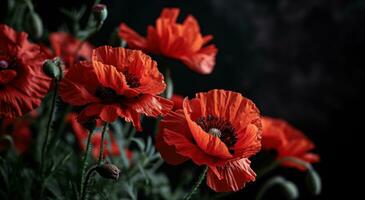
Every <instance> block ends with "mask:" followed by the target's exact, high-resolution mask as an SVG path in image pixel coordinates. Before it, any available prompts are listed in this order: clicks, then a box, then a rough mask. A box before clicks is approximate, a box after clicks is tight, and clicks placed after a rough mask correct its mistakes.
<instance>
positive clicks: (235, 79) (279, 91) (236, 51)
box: [1, 0, 365, 199]
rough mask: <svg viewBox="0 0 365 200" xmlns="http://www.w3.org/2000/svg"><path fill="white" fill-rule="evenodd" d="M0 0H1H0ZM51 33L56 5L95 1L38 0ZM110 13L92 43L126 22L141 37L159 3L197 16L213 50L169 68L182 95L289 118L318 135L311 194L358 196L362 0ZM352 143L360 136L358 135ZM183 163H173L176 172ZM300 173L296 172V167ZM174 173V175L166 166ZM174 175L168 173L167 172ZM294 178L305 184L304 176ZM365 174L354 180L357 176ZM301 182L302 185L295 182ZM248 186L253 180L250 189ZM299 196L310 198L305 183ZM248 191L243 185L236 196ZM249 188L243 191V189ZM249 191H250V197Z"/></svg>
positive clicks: (147, 5)
mask: <svg viewBox="0 0 365 200" xmlns="http://www.w3.org/2000/svg"><path fill="white" fill-rule="evenodd" d="M1 1H2V0H1ZM34 2H35V5H36V10H37V11H38V12H39V13H40V14H41V16H42V17H43V19H44V23H45V25H46V26H47V28H48V29H49V30H51V31H57V29H58V28H59V27H60V26H61V25H62V23H61V22H62V21H63V20H64V16H63V15H62V14H61V13H60V12H59V8H61V7H65V8H75V9H77V8H79V6H80V5H81V4H83V3H84V2H85V3H88V4H89V5H91V4H92V1H75V0H52V1H49V0H34ZM102 3H105V4H106V5H107V6H108V9H109V17H108V19H107V21H106V23H105V25H104V27H103V28H102V30H101V31H100V32H99V33H97V34H96V35H95V36H94V37H93V38H91V41H92V42H93V43H94V44H95V45H101V44H106V43H107V42H108V41H109V36H110V34H111V33H112V32H113V31H114V30H115V28H116V27H117V26H118V25H119V24H120V23H121V22H125V23H127V24H128V25H129V26H130V27H132V28H133V29H135V30H136V31H137V32H139V33H141V34H142V35H145V33H146V27H147V25H150V24H154V22H155V19H156V18H157V17H158V16H159V14H160V12H161V10H162V8H163V7H178V8H181V12H182V14H181V15H182V16H181V18H180V19H183V18H185V17H186V15H187V14H192V15H194V16H195V17H196V18H197V19H198V21H199V24H200V26H201V30H202V32H203V33H204V34H212V35H213V36H214V40H213V43H214V44H216V46H217V47H218V49H219V52H218V56H217V64H216V66H215V69H214V72H213V73H212V74H211V75H208V76H206V75H198V74H196V73H194V72H192V71H190V70H188V69H187V68H186V67H183V66H182V65H181V66H176V67H171V70H172V76H173V79H174V81H175V86H176V87H175V91H176V93H178V94H182V95H187V96H192V95H193V94H195V93H196V92H200V91H207V90H210V89H213V88H224V89H229V90H234V91H238V92H241V93H243V94H244V95H245V96H247V97H249V98H251V99H252V100H253V101H254V102H255V103H256V104H257V106H258V107H259V108H260V110H261V112H262V114H263V115H269V116H273V117H280V118H283V119H286V120H288V121H289V122H290V123H292V124H293V125H294V126H296V127H297V128H299V129H301V130H303V131H304V132H305V133H306V134H307V135H308V136H309V137H310V138H311V139H312V140H313V141H314V143H316V145H317V148H316V150H315V152H316V153H319V154H320V155H321V159H322V160H321V162H320V163H319V164H316V165H315V168H316V169H318V171H319V173H320V174H321V176H322V179H323V193H322V195H321V196H320V197H317V199H333V198H336V197H337V198H339V197H340V196H344V197H346V198H348V199H352V198H353V197H356V195H355V194H356V193H357V192H356V188H357V187H356V185H358V184H356V183H355V182H354V181H355V180H356V179H357V178H359V177H360V174H359V173H360V168H361V167H360V166H361V164H360V161H359V157H357V156H356V155H357V154H359V153H357V152H360V149H362V148H360V147H361V146H359V145H357V143H360V142H359V141H360V140H361V138H362V137H361V135H362V132H360V130H361V129H360V126H361V125H362V110H363V109H362V108H363V106H362V105H361V104H360V103H362V102H363V99H362V98H360V94H361V93H362V92H363V91H364V90H363V79H364V78H365V76H364V66H363V65H364V51H363V50H364V47H365V1H364V0H352V1H351V0H305V1H304V0H268V1H263V0H229V1H228V0H200V1H196V0H195V1H194V0H184V1H183V0H180V1H178V0H145V1H142V0H129V1H122V0H105V1H102ZM356 141H358V142H356ZM178 169H179V168H172V170H176V171H178ZM293 174H298V172H296V171H295V172H293ZM172 175H174V174H173V173H172ZM171 178H173V177H171ZM293 178H294V182H296V183H298V184H303V183H302V181H303V180H302V179H303V176H301V175H294V176H293ZM361 183H362V182H360V184H361ZM301 189H302V188H301ZM247 190H248V191H250V190H251V189H250V187H248V189H247ZM300 192H301V194H302V199H310V198H312V197H311V196H310V195H308V194H307V193H306V191H305V190H303V191H302V190H301V191H300ZM239 195H243V196H245V195H246V194H245V190H243V191H242V192H240V193H238V194H236V195H235V196H234V197H238V196H239ZM246 196H247V195H246ZM249 198H250V196H249Z"/></svg>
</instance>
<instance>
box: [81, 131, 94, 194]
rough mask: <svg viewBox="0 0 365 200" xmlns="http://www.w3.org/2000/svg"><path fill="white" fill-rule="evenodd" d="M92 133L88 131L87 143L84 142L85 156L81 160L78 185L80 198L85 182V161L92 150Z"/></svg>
mask: <svg viewBox="0 0 365 200" xmlns="http://www.w3.org/2000/svg"><path fill="white" fill-rule="evenodd" d="M93 132H94V129H91V130H89V135H88V137H87V142H86V150H85V155H84V157H83V159H82V170H81V185H80V191H81V192H80V194H81V196H82V192H83V191H84V185H85V184H84V182H85V172H86V168H87V159H88V157H89V155H90V152H91V149H92V145H91V137H92V134H93Z"/></svg>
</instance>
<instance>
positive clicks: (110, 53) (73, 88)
mask: <svg viewBox="0 0 365 200" xmlns="http://www.w3.org/2000/svg"><path fill="white" fill-rule="evenodd" d="M165 88H166V85H165V83H164V79H163V76H162V74H161V73H160V72H159V71H158V69H157V64H156V62H155V61H153V60H152V59H151V58H150V57H149V56H147V55H145V54H143V53H142V52H141V51H135V50H129V49H124V48H112V47H109V46H102V47H99V48H97V49H95V50H94V51H93V55H92V60H91V61H90V62H88V61H83V62H80V63H78V64H76V65H75V66H74V67H72V68H71V69H70V70H69V72H67V74H66V75H65V77H64V79H63V80H62V81H61V84H60V95H61V98H62V99H63V100H64V101H65V102H68V103H70V104H72V105H76V106H85V107H84V109H83V110H82V111H81V113H80V114H79V116H78V119H79V121H81V122H82V121H87V120H88V119H90V118H97V119H101V120H102V121H105V122H110V123H111V122H113V121H114V120H115V119H116V118H117V117H122V118H124V119H125V120H126V121H129V122H132V123H133V125H134V126H135V127H136V128H137V129H138V130H141V129H142V127H141V123H140V115H141V114H145V115H147V116H151V117H158V116H160V115H164V114H166V113H167V112H168V111H169V110H170V109H171V108H172V106H173V103H172V102H171V101H169V100H167V99H164V98H162V97H160V96H158V94H161V93H162V92H163V91H164V90H165Z"/></svg>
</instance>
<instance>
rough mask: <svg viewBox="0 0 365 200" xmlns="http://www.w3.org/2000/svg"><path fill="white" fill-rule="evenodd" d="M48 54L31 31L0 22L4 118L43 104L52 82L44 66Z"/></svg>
mask: <svg viewBox="0 0 365 200" xmlns="http://www.w3.org/2000/svg"><path fill="white" fill-rule="evenodd" d="M46 58H47V56H46V53H45V52H44V51H43V50H42V48H41V47H40V46H39V45H36V44H33V43H31V42H29V41H28V34H26V33H24V32H16V31H15V30H13V29H12V28H10V27H9V26H7V25H4V24H0V119H4V118H16V117H20V116H23V115H25V114H27V113H28V112H30V111H32V110H34V109H36V108H37V107H38V106H39V105H40V104H41V101H42V99H43V97H44V96H45V95H46V94H47V93H48V90H49V87H50V82H51V79H50V78H48V77H47V76H46V75H45V74H44V73H43V70H42V64H43V62H44V60H45V59H46Z"/></svg>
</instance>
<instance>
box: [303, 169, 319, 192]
mask: <svg viewBox="0 0 365 200" xmlns="http://www.w3.org/2000/svg"><path fill="white" fill-rule="evenodd" d="M306 183H307V188H308V190H309V192H310V193H311V194H312V195H319V194H320V193H321V190H322V182H321V177H320V176H319V174H318V173H317V172H316V171H315V170H314V169H309V170H308V172H307V176H306Z"/></svg>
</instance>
